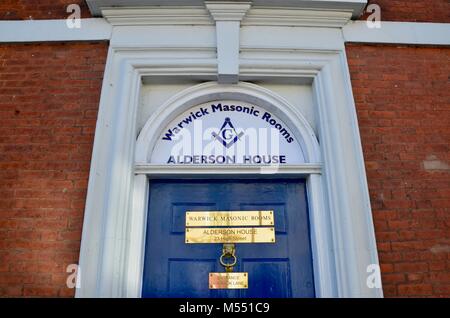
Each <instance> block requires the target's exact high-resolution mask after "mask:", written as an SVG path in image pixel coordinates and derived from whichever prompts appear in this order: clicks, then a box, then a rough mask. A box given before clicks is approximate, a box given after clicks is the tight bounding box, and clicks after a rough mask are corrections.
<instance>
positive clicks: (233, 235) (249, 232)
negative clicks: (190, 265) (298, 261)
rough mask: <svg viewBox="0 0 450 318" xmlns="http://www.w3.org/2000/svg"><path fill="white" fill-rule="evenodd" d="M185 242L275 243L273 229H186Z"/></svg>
mask: <svg viewBox="0 0 450 318" xmlns="http://www.w3.org/2000/svg"><path fill="white" fill-rule="evenodd" d="M185 241H186V243H188V244H196V243H275V228H273V227H228V228H186V237H185Z"/></svg>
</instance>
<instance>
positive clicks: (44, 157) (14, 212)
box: [0, 0, 108, 297]
mask: <svg viewBox="0 0 450 318" xmlns="http://www.w3.org/2000/svg"><path fill="white" fill-rule="evenodd" d="M16 2H17V3H19V2H20V3H21V6H20V12H19V11H16V12H17V13H18V15H13V12H14V10H16V8H15V7H14V5H13V4H12V1H6V3H5V1H2V2H1V3H0V19H2V18H5V16H4V12H5V10H3V9H5V8H6V7H5V6H8V8H7V9H8V10H10V12H11V14H10V15H8V16H7V17H6V18H8V17H9V18H11V17H16V18H22V17H25V15H28V14H29V15H32V16H33V17H34V18H43V17H42V16H41V15H40V14H41V13H42V10H41V9H39V5H38V6H36V5H34V4H33V5H31V2H29V1H28V2H27V1H16ZM78 2H80V1H78ZM40 3H43V4H46V5H49V7H48V11H47V10H45V11H47V12H49V15H48V17H47V16H45V17H44V18H58V17H60V16H61V14H64V15H65V5H66V4H67V3H77V0H75V1H72V0H71V1H70V2H68V1H66V0H58V1H49V0H43V1H41V2H40ZM33 7H36V8H33ZM83 7H84V8H85V9H86V7H85V5H84V1H83ZM17 8H19V7H17ZM17 10H18V9H17ZM19 13H20V14H19ZM26 18H27V17H26ZM27 19H28V18H27ZM107 49H108V44H107V43H106V42H92V43H41V44H3V45H0V64H2V67H1V68H0V154H1V155H0V180H1V181H0V264H1V265H0V296H10V297H13V296H14V297H15V296H25V297H58V296H61V297H73V291H69V292H64V290H65V289H66V285H65V280H64V279H63V277H64V275H65V268H66V267H67V265H68V264H70V263H76V262H77V261H78V255H79V248H80V237H81V229H82V220H83V213H84V204H81V202H82V201H83V203H84V200H85V196H86V191H87V179H88V177H89V166H90V157H91V151H92V133H93V132H94V130H95V125H96V123H95V120H96V114H97V107H98V102H99V99H100V90H101V88H100V87H101V83H102V76H103V69H104V65H105V60H106V54H107ZM5 57H6V63H3V61H4V59H5ZM70 85H76V86H77V88H79V90H76V89H74V87H70ZM11 94H15V95H16V97H15V98H14V99H12V96H11ZM10 97H11V98H10ZM86 114H88V117H89V118H91V119H89V118H88V119H86V118H85V116H86ZM87 136H88V137H89V138H91V141H90V142H91V145H86V146H83V147H80V144H79V142H78V141H77V139H78V138H81V139H83V140H85V141H84V142H87V139H86V137H87ZM61 291H63V292H61Z"/></svg>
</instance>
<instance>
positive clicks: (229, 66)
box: [205, 1, 250, 84]
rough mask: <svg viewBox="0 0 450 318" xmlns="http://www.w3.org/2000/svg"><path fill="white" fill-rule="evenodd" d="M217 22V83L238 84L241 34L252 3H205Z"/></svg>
mask: <svg viewBox="0 0 450 318" xmlns="http://www.w3.org/2000/svg"><path fill="white" fill-rule="evenodd" d="M205 6H206V8H207V9H208V11H209V13H210V14H211V16H212V17H213V19H214V21H215V22H216V47H217V61H218V63H217V81H218V82H219V83H221V84H236V83H237V82H238V80H239V33H240V26H241V25H240V24H241V20H242V18H243V17H244V16H245V14H246V13H247V11H248V10H249V9H250V2H232V1H205Z"/></svg>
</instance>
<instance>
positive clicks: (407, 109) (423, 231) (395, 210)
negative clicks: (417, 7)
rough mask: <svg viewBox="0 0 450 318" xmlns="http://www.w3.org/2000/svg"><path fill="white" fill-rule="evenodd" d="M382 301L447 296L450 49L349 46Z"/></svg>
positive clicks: (449, 266) (449, 288) (449, 262)
mask: <svg viewBox="0 0 450 318" xmlns="http://www.w3.org/2000/svg"><path fill="white" fill-rule="evenodd" d="M347 55H348V62H349V66H350V73H351V78H352V85H353V93H354V97H355V101H356V107H357V112H358V118H359V126H360V131H361V139H362V144H363V149H364V156H365V164H366V169H367V177H368V183H369V190H370V195H371V201H372V209H373V217H374V223H375V234H376V238H377V244H378V252H379V257H380V262H381V266H382V278H383V284H384V293H385V296H388V297H391V296H402V297H403V296H434V297H441V296H442V297H443V296H445V297H449V296H450V258H449V256H450V151H449V148H450V145H449V141H450V85H449V76H450V64H449V63H448V61H449V60H450V49H449V48H418V47H397V46H369V45H354V44H349V45H347Z"/></svg>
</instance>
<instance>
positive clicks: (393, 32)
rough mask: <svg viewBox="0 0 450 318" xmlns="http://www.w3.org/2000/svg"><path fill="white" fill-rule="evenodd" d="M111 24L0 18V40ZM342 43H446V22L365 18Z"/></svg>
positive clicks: (104, 30)
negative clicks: (373, 24)
mask: <svg viewBox="0 0 450 318" xmlns="http://www.w3.org/2000/svg"><path fill="white" fill-rule="evenodd" d="M111 33H112V25H111V24H109V23H108V22H107V21H106V20H105V19H102V18H92V19H81V28H80V29H70V28H68V27H67V25H66V20H31V21H0V43H3V42H6V43H20V42H54V41H92V40H110V39H111ZM342 33H343V37H344V41H345V42H356V43H374V44H377V43H378V44H413V45H447V46H448V45H450V23H419V22H381V28H379V29H375V28H374V29H370V28H368V27H367V25H366V21H351V22H350V23H348V24H347V25H345V26H344V27H343V28H342Z"/></svg>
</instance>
